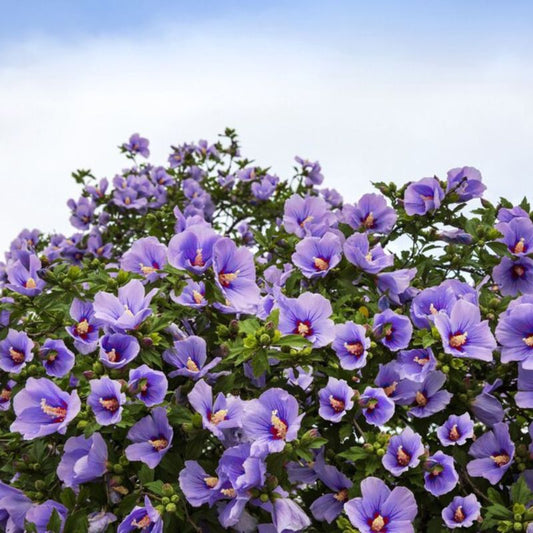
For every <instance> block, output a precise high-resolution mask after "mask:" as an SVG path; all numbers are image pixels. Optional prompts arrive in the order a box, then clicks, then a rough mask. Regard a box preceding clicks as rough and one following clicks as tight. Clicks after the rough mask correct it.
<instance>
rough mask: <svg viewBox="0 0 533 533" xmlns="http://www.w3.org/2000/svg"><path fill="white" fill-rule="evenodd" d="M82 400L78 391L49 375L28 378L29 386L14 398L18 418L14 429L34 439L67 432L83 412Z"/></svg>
mask: <svg viewBox="0 0 533 533" xmlns="http://www.w3.org/2000/svg"><path fill="white" fill-rule="evenodd" d="M80 407H81V402H80V399H79V397H78V393H77V392H76V391H75V390H74V391H72V392H71V393H70V394H68V393H67V392H65V391H63V390H61V389H60V388H59V387H58V386H57V385H56V384H55V383H54V382H52V381H50V380H49V379H46V378H39V379H35V378H28V380H27V381H26V386H25V388H24V389H22V390H21V391H20V392H19V393H18V394H17V395H16V396H15V398H14V399H13V410H14V411H15V415H16V417H17V418H16V419H15V421H14V422H13V423H12V424H11V426H10V430H11V431H12V432H17V433H21V434H22V437H23V439H24V440H31V439H35V438H38V437H44V436H46V435H50V434H52V433H55V432H56V431H57V432H58V433H59V434H60V435H64V434H65V432H66V431H67V426H68V424H69V422H71V420H73V419H74V418H75V417H76V415H77V414H78V413H79V411H80Z"/></svg>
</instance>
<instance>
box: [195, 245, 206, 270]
mask: <svg viewBox="0 0 533 533" xmlns="http://www.w3.org/2000/svg"><path fill="white" fill-rule="evenodd" d="M204 265H205V261H204V256H203V253H202V249H201V248H198V249H197V250H196V255H195V256H194V260H193V262H192V266H195V267H203V266H204Z"/></svg>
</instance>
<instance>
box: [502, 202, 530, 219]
mask: <svg viewBox="0 0 533 533" xmlns="http://www.w3.org/2000/svg"><path fill="white" fill-rule="evenodd" d="M513 218H529V213H528V212H527V211H524V210H523V209H522V208H521V207H519V206H518V205H516V206H514V207H513V208H512V209H508V208H507V207H501V208H500V209H499V210H498V214H497V219H498V220H499V221H500V222H510V221H511V220H513Z"/></svg>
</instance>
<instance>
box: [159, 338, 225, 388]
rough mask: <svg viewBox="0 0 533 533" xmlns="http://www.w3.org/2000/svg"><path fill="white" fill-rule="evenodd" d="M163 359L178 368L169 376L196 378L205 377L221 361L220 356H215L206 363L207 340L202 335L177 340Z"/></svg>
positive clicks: (164, 354)
mask: <svg viewBox="0 0 533 533" xmlns="http://www.w3.org/2000/svg"><path fill="white" fill-rule="evenodd" d="M163 359H164V360H165V361H166V362H167V363H168V364H170V365H172V366H173V367H175V368H177V369H178V370H173V371H172V372H170V374H169V377H171V378H173V377H175V376H187V377H189V378H192V379H194V380H197V379H200V378H202V377H204V376H205V375H206V374H207V372H209V370H211V369H212V368H213V367H215V366H216V365H218V363H219V362H220V361H221V358H220V357H215V358H214V359H213V360H212V361H211V362H210V363H208V364H207V365H206V364H205V362H206V360H207V345H206V342H205V340H204V339H203V338H202V337H197V336H195V335H191V336H190V337H187V338H185V339H183V340H178V341H175V342H174V346H173V347H172V348H169V349H168V350H166V351H165V352H164V353H163Z"/></svg>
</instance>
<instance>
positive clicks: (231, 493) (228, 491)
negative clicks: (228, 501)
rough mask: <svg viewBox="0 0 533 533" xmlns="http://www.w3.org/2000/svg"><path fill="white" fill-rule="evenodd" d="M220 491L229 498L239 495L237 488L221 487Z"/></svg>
mask: <svg viewBox="0 0 533 533" xmlns="http://www.w3.org/2000/svg"><path fill="white" fill-rule="evenodd" d="M220 492H221V493H222V494H224V496H227V497H228V498H235V496H237V492H236V491H235V489H220Z"/></svg>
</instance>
